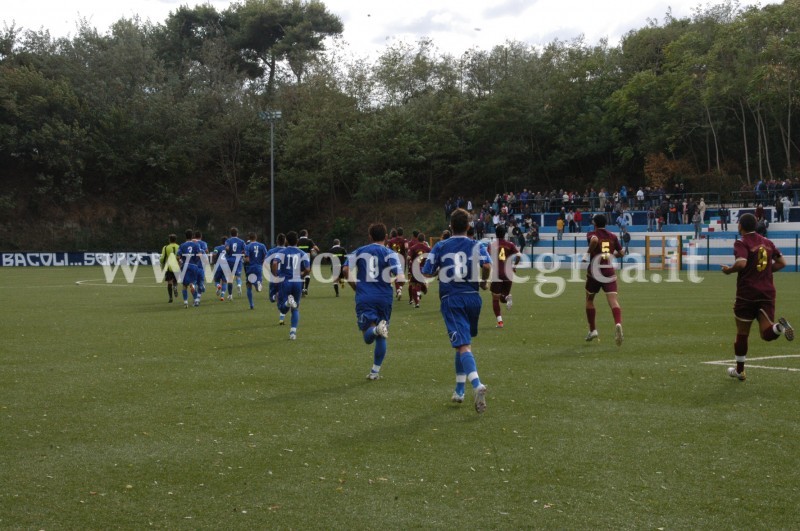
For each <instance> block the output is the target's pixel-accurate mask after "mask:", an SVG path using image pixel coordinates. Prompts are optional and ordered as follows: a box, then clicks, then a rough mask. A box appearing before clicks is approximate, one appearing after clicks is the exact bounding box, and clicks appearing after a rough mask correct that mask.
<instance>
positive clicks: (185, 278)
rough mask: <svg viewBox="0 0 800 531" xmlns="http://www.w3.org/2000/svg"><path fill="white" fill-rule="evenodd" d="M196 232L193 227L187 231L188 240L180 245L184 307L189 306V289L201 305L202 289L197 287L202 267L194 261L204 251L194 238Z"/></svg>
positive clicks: (197, 304) (195, 301)
mask: <svg viewBox="0 0 800 531" xmlns="http://www.w3.org/2000/svg"><path fill="white" fill-rule="evenodd" d="M193 238H194V232H193V231H192V229H188V230H187V231H186V241H185V242H183V243H182V244H181V245H180V247H178V253H177V254H178V259H179V260H180V262H181V273H180V275H181V276H180V278H179V280H180V281H181V284H183V307H184V308H188V307H189V293H188V292H189V291H191V292H192V296H193V297H194V305H195V306H200V295H201V293H200V290H198V289H197V286H196V283H197V277H199V276H200V275H201V270H200V268H199V267H198V266H197V265H195V264H194V263H192V261H193V260H194V259H195V257H196V256H197V255H198V254H200V253H202V250H201V249H200V247H199V246H198V245H197V243H196V242H195V241H194V240H193Z"/></svg>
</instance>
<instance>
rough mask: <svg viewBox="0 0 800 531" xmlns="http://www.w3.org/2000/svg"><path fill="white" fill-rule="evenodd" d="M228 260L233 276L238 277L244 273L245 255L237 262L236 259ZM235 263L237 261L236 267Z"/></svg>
mask: <svg viewBox="0 0 800 531" xmlns="http://www.w3.org/2000/svg"><path fill="white" fill-rule="evenodd" d="M226 260H227V261H228V269H230V270H231V274H232V275H233V276H235V277H238V276H239V275H241V274H242V264H243V263H244V257H242V258H240V259H239V262H238V263H236V260H235V259H234V260H230V259H228V258H226ZM234 263H236V269H234V268H233V264H234Z"/></svg>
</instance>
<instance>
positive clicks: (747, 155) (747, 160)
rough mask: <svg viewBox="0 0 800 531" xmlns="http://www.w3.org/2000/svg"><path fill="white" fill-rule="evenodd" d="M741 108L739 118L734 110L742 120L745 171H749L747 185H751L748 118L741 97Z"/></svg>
mask: <svg viewBox="0 0 800 531" xmlns="http://www.w3.org/2000/svg"><path fill="white" fill-rule="evenodd" d="M739 108H740V109H741V111H742V117H741V118H739V115H738V114H737V113H736V111H734V114H735V115H736V117H737V118H739V121H740V122H742V144H743V145H744V169H745V172H746V173H747V186H750V185H751V182H750V153H749V152H748V149H747V120H746V118H747V115H746V114H745V112H744V102H743V101H742V100H741V99H740V100H739Z"/></svg>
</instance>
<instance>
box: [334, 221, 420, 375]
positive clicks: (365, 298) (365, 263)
mask: <svg viewBox="0 0 800 531" xmlns="http://www.w3.org/2000/svg"><path fill="white" fill-rule="evenodd" d="M369 239H370V243H369V244H367V245H365V246H363V247H359V248H358V249H356V250H355V252H354V253H353V254H352V255H350V256H348V257H347V259H346V261H345V263H344V267H343V268H342V273H343V275H344V276H345V277H346V278H347V279H348V284H350V287H352V288H353V289H354V290H355V292H356V318H357V320H358V329H359V330H361V332H362V334H363V335H364V342H365V343H366V344H367V345H369V344H372V343H373V342H374V343H375V349H374V350H373V354H372V370H371V371H370V372H369V374H368V375H367V379H368V380H378V379H379V378H380V377H381V375H380V371H381V365H382V364H383V360H384V358H385V357H386V339H387V338H388V337H389V319H390V318H391V316H392V302H393V301H394V289H393V288H392V281H393V280H395V279H396V280H397V282H404V281H405V279H404V277H403V264H402V261H401V259H400V256H399V255H398V254H397V253H396V252H395V251H393V250H391V249H389V248H388V247H385V245H384V243H385V241H386V226H385V225H384V224H383V223H373V224H372V225H370V227H369ZM352 269H355V278H354V279H353V278H351V275H350V271H351V270H352Z"/></svg>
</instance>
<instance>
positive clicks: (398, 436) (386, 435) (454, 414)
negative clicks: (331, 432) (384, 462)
mask: <svg viewBox="0 0 800 531" xmlns="http://www.w3.org/2000/svg"><path fill="white" fill-rule="evenodd" d="M464 407H468V408H469V409H470V410H472V407H471V403H470V404H469V405H467V404H466V403H465V404H463V405H462V406H460V407H456V406H450V405H441V406H440V405H438V404H436V405H433V407H427V408H425V410H426V411H427V413H425V414H422V415H417V416H413V417H409V418H408V419H407V420H406V421H405V422H394V423H388V422H386V421H384V420H382V419H379V418H374V421H375V425H374V426H371V427H367V428H366V429H363V430H357V429H354V430H353V432H352V433H349V434H348V435H346V436H345V435H336V436H333V437H331V439H330V443H331V444H332V445H337V446H345V447H346V446H352V445H353V442H354V441H358V444H359V445H380V444H386V443H395V442H397V441H400V440H409V441H412V440H416V438H417V436H418V435H419V434H430V433H433V431H434V430H437V431H439V432H441V433H447V432H448V431H449V430H448V428H450V427H451V426H452V425H455V424H460V423H461V422H469V423H472V422H478V421H480V419H481V416H480V415H478V414H477V413H475V411H470V413H471V415H467V416H465V414H464V410H463V408H464ZM364 414H365V415H368V412H365V413H364ZM367 418H369V417H367Z"/></svg>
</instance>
